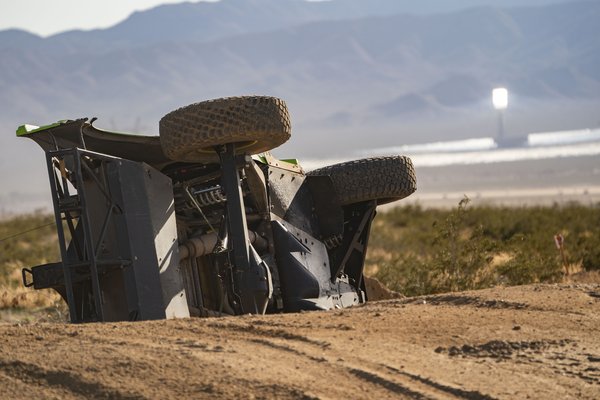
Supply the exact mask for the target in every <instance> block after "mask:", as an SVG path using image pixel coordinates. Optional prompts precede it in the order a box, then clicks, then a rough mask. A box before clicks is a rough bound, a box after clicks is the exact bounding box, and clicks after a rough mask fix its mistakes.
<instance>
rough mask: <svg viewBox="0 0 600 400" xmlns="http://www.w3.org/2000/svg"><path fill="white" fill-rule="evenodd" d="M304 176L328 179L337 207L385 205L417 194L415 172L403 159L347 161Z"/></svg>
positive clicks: (382, 158)
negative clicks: (336, 199)
mask: <svg viewBox="0 0 600 400" xmlns="http://www.w3.org/2000/svg"><path fill="white" fill-rule="evenodd" d="M307 175H320V176H329V177H330V178H331V181H332V182H333V188H334V190H335V192H336V194H337V198H338V201H339V202H340V204H341V205H348V204H354V203H360V202H363V201H371V200H377V204H385V203H389V202H392V201H396V200H400V199H403V198H405V197H407V196H410V195H411V194H412V193H414V191H415V190H417V178H416V175H415V169H414V167H413V164H412V161H411V160H410V158H408V157H405V156H386V157H373V158H364V159H361V160H355V161H348V162H344V163H340V164H334V165H330V166H327V167H323V168H319V169H316V170H313V171H310V172H309V173H308V174H307Z"/></svg>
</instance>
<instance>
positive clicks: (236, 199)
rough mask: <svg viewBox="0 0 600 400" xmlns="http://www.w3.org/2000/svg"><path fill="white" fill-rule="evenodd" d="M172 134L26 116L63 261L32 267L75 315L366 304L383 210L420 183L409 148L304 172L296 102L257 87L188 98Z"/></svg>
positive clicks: (171, 117) (170, 120)
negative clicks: (291, 156)
mask: <svg viewBox="0 0 600 400" xmlns="http://www.w3.org/2000/svg"><path fill="white" fill-rule="evenodd" d="M159 128H160V135H159V136H158V137H157V136H140V135H128V134H121V133H115V132H107V131H104V130H100V129H98V128H96V127H95V126H94V119H92V120H88V119H87V118H84V119H76V120H63V121H59V122H57V123H54V124H51V125H47V126H42V127H37V126H31V125H23V126H21V127H19V128H18V129H17V136H21V137H28V138H31V139H33V140H34V141H35V142H36V143H37V144H39V145H40V146H41V147H42V149H43V150H44V151H45V154H46V163H47V167H48V174H49V178H50V191H51V195H52V201H53V205H54V214H55V217H56V227H57V234H58V239H59V246H60V254H61V259H62V260H61V261H60V262H55V263H49V264H44V265H39V266H35V267H32V268H24V269H23V270H22V275H23V283H24V285H25V286H28V287H30V286H32V287H33V288H35V289H46V288H52V289H55V290H56V291H57V292H58V293H60V295H61V296H62V298H63V299H64V300H65V301H66V302H67V304H68V306H69V315H70V319H71V321H72V322H93V321H135V320H150V319H163V318H183V317H189V316H218V315H239V314H248V313H252V314H264V313H279V312H294V311H300V310H328V309H332V308H343V307H349V306H353V305H357V304H361V303H364V302H365V301H366V300H367V297H366V293H365V283H364V278H363V265H364V259H365V254H366V251H367V245H368V240H369V232H370V227H371V222H372V220H373V218H374V217H375V209H376V207H377V205H379V204H384V203H388V202H391V201H395V200H399V199H402V198H404V197H406V196H409V195H410V194H411V193H413V192H414V191H415V189H416V178H415V173H414V169H413V166H412V163H411V161H410V159H409V158H407V157H403V156H390V157H377V158H367V159H362V160H356V161H350V162H346V163H341V164H336V165H331V166H327V167H324V168H320V169H317V170H314V171H310V172H308V173H305V172H304V171H303V169H302V168H301V166H300V165H299V164H298V162H297V161H296V160H278V159H275V158H274V157H273V156H272V155H271V154H270V153H268V151H269V150H270V149H272V148H275V147H277V146H279V145H281V144H283V143H284V142H286V141H287V140H288V139H289V137H290V134H291V125H290V119H289V115H288V110H287V107H286V104H285V102H283V101H282V100H280V99H277V98H273V97H262V96H246V97H234V98H223V99H216V100H210V101H204V102H200V103H196V104H191V105H189V106H186V107H182V108H180V109H178V110H175V111H173V112H171V113H169V114H167V115H165V116H164V117H163V118H162V119H161V121H160V126H159Z"/></svg>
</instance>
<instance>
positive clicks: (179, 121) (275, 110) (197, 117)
mask: <svg viewBox="0 0 600 400" xmlns="http://www.w3.org/2000/svg"><path fill="white" fill-rule="evenodd" d="M159 129H160V142H161V146H162V149H163V152H164V153H165V155H166V156H167V157H168V158H170V159H171V160H174V161H183V162H216V161H218V160H219V157H218V156H217V153H216V152H215V150H214V146H218V145H223V144H227V143H236V144H237V145H238V146H237V149H236V150H237V152H238V153H244V154H257V153H262V152H264V151H268V150H271V149H272V148H274V147H277V146H279V145H281V144H283V143H285V142H286V141H287V140H288V139H289V138H290V135H291V124H290V116H289V113H288V109H287V106H286V104H285V102H284V101H283V100H280V99H278V98H275V97H265V96H244V97H228V98H222V99H215V100H209V101H204V102H201V103H195V104H190V105H189V106H186V107H182V108H180V109H178V110H175V111H172V112H170V113H168V114H167V115H165V116H164V117H163V118H162V119H161V120H160V123H159Z"/></svg>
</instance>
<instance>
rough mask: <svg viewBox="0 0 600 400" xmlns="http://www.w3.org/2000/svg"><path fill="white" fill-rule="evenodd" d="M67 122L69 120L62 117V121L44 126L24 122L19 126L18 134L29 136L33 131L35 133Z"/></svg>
mask: <svg viewBox="0 0 600 400" xmlns="http://www.w3.org/2000/svg"><path fill="white" fill-rule="evenodd" d="M65 122H68V120H66V119H61V120H60V121H57V122H55V123H53V124H49V125H44V126H36V125H28V124H24V125H21V126H19V127H18V128H17V136H27V135H31V134H32V133H35V132H40V131H45V130H46V129H51V128H55V127H57V126H60V125H62V124H64V123H65Z"/></svg>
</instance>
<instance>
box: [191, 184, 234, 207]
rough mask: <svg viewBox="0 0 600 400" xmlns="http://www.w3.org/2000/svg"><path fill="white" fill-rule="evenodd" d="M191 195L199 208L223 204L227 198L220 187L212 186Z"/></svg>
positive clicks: (195, 191)
mask: <svg viewBox="0 0 600 400" xmlns="http://www.w3.org/2000/svg"><path fill="white" fill-rule="evenodd" d="M192 194H193V195H194V197H195V198H196V200H197V201H198V204H199V205H200V207H206V206H212V205H215V204H221V203H225V202H226V201H227V197H226V196H225V193H223V189H221V186H220V185H217V186H213V187H210V188H206V189H200V190H194V191H192Z"/></svg>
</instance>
